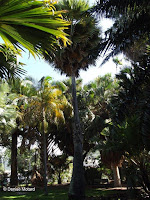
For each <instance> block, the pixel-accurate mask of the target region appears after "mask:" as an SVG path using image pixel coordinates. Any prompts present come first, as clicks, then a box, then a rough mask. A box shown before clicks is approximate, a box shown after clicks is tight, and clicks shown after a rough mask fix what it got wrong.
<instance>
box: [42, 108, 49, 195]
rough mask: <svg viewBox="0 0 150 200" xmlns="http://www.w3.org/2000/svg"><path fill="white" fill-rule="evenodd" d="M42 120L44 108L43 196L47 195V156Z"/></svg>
mask: <svg viewBox="0 0 150 200" xmlns="http://www.w3.org/2000/svg"><path fill="white" fill-rule="evenodd" d="M44 120H45V111H44V108H43V149H44V190H45V195H48V190H47V155H46V154H47V145H46V136H45V128H44Z"/></svg>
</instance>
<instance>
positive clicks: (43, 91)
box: [24, 77, 71, 195]
mask: <svg viewBox="0 0 150 200" xmlns="http://www.w3.org/2000/svg"><path fill="white" fill-rule="evenodd" d="M50 80H51V78H50V77H46V78H45V77H43V78H42V79H41V81H40V82H41V86H40V88H39V90H38V91H37V95H36V96H33V97H31V98H28V103H27V105H26V106H25V107H26V108H25V115H24V119H25V122H26V123H27V124H28V125H29V126H32V127H34V126H36V127H38V130H39V132H40V133H41V135H42V139H41V141H43V143H42V144H43V151H42V150H41V151H42V152H43V158H44V188H45V194H46V195H47V194H48V191H47V178H46V176H47V145H46V144H47V135H48V131H49V128H48V127H49V126H51V124H57V125H58V124H59V123H60V124H61V123H64V121H65V118H64V113H63V110H65V109H68V107H70V104H69V103H68V101H67V99H66V98H65V96H64V95H63V94H62V91H61V90H59V89H58V88H56V87H55V86H52V85H51V84H50V83H49V81H50ZM68 110H70V111H71V109H68Z"/></svg>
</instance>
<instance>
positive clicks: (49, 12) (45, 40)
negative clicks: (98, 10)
mask: <svg viewBox="0 0 150 200" xmlns="http://www.w3.org/2000/svg"><path fill="white" fill-rule="evenodd" d="M0 5H1V7H0V36H1V38H2V39H3V41H4V42H5V44H6V46H9V47H11V48H13V49H15V48H16V47H19V48H21V49H22V47H25V48H26V49H28V50H29V51H30V53H31V54H32V55H35V54H37V55H39V54H40V53H41V49H43V48H45V49H49V50H52V49H53V48H54V46H55V45H56V43H57V40H58V39H60V40H62V41H63V42H64V44H66V42H67V41H68V39H67V37H66V36H67V35H66V34H65V33H64V32H63V31H62V30H63V29H65V28H66V26H68V23H67V22H66V21H64V20H63V19H62V18H61V12H60V11H59V12H57V11H54V10H55V8H54V6H53V4H52V3H49V2H48V1H43V0H42V1H41V0H33V1H32V0H5V1H4V0H0Z"/></svg>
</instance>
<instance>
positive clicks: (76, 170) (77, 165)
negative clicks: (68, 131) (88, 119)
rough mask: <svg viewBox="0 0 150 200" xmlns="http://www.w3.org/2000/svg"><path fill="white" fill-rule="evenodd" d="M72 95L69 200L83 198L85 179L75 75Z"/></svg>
mask: <svg viewBox="0 0 150 200" xmlns="http://www.w3.org/2000/svg"><path fill="white" fill-rule="evenodd" d="M72 97H73V109H74V123H73V133H74V137H73V143H74V160H73V173H72V179H71V183H70V187H69V200H72V199H73V200H79V199H80V200H82V199H85V180H84V169H83V139H82V132H81V126H80V120H79V111H78V104H77V97H76V81H75V75H73V76H72Z"/></svg>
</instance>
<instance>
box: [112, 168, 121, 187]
mask: <svg viewBox="0 0 150 200" xmlns="http://www.w3.org/2000/svg"><path fill="white" fill-rule="evenodd" d="M112 170H113V175H114V187H121V179H120V173H119V167H118V166H116V165H113V166H112Z"/></svg>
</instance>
